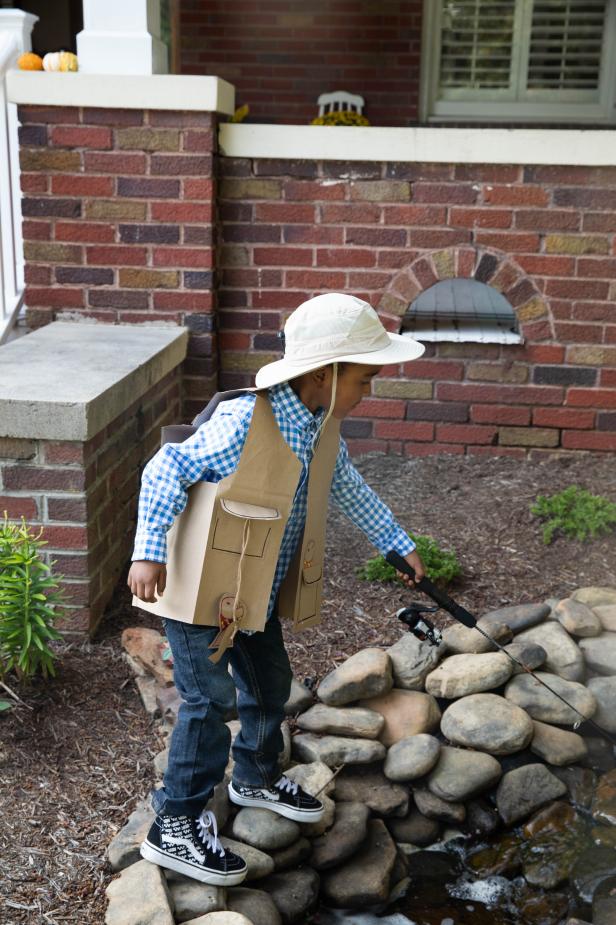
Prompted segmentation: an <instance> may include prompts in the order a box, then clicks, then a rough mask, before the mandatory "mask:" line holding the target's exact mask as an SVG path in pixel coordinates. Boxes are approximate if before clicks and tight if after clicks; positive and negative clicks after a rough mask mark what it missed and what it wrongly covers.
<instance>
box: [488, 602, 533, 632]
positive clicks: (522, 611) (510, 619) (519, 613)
mask: <svg viewBox="0 0 616 925" xmlns="http://www.w3.org/2000/svg"><path fill="white" fill-rule="evenodd" d="M549 612H550V605H549V604H546V603H545V602H543V601H542V602H541V603H539V604H513V605H512V606H510V607H501V608H499V609H498V610H491V611H490V612H489V613H486V614H484V615H483V617H482V618H481V626H482V629H487V627H489V626H494V625H495V624H498V623H506V624H507V626H509V627H510V628H511V630H512V631H513V632H514V633H520V632H522V630H525V629H529V628H530V627H531V626H536V624H537V623H541V622H542V621H543V620H545V618H546V617H547V616H548V614H549Z"/></svg>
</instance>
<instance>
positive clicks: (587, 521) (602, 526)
mask: <svg viewBox="0 0 616 925" xmlns="http://www.w3.org/2000/svg"><path fill="white" fill-rule="evenodd" d="M530 511H531V514H534V515H535V516H536V517H539V518H540V519H541V520H544V521H545V523H544V524H543V542H544V543H546V544H549V543H551V542H552V540H553V539H554V535H555V534H556V533H562V534H564V535H565V536H570V537H573V538H574V539H576V540H580V541H581V542H584V541H585V540H588V539H594V538H595V537H596V536H600V535H601V534H602V533H610V532H611V531H612V530H614V528H616V504H614V503H613V502H612V501H609V500H608V499H607V498H604V497H603V496H602V495H593V494H591V492H589V491H586V489H585V488H580V487H579V486H578V485H570V486H569V487H568V488H565V489H563V491H559V492H557V493H556V494H554V495H549V496H548V495H537V500H536V501H535V503H534V504H531V507H530Z"/></svg>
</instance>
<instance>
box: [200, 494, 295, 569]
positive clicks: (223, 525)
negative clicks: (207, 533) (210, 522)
mask: <svg viewBox="0 0 616 925" xmlns="http://www.w3.org/2000/svg"><path fill="white" fill-rule="evenodd" d="M273 520H280V513H279V511H277V510H276V508H264V507H259V506H257V505H254V504H244V503H240V502H236V501H231V500H230V499H221V502H220V509H219V511H218V513H217V516H216V523H215V524H214V534H213V537H212V548H213V549H218V550H220V551H221V552H230V553H235V554H236V555H238V556H239V555H241V553H242V550H243V549H244V542H245V540H246V535H245V532H244V528H245V525H246V523H248V537H247V543H246V548H245V551H244V555H246V556H252V557H253V558H257V559H262V558H263V556H264V555H265V553H266V549H267V541H268V539H269V536H270V533H271V529H272V528H271V521H273Z"/></svg>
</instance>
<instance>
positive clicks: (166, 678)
mask: <svg viewBox="0 0 616 925" xmlns="http://www.w3.org/2000/svg"><path fill="white" fill-rule="evenodd" d="M164 645H165V638H164V636H161V635H160V633H159V632H158V631H157V630H152V629H147V628H146V627H145V626H131V627H128V628H127V629H125V630H124V631H123V633H122V646H123V648H124V649H125V650H126V651H127V652H128V654H129V655H130V657H131V658H133V659H134V660H135V661H136V662H137V663H138V664H139V665H141V667H142V668H143V669H145V671H147V672H148V674H150V675H152V676H153V677H154V678H156V681H157V682H158V683H159V684H161V685H162V686H163V687H167V686H169V685H171V684H173V668H172V667H171V666H170V665H169V663H168V662H165V661H163V657H162V648H163V647H164Z"/></svg>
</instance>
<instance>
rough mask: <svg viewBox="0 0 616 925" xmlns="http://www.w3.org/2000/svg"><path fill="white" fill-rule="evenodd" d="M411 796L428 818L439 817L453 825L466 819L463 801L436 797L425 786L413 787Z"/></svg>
mask: <svg viewBox="0 0 616 925" xmlns="http://www.w3.org/2000/svg"><path fill="white" fill-rule="evenodd" d="M413 796H414V798H415V805H416V806H417V809H418V810H419V812H420V813H422V815H424V816H427V817H428V819H440V820H441V821H442V822H451V823H453V824H454V825H455V824H459V823H460V822H464V820H465V819H466V807H465V806H464V803H455V802H451V801H450V800H444V799H443V798H442V797H437V796H436V794H435V793H432V791H431V790H428V788H427V787H414V788H413Z"/></svg>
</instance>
